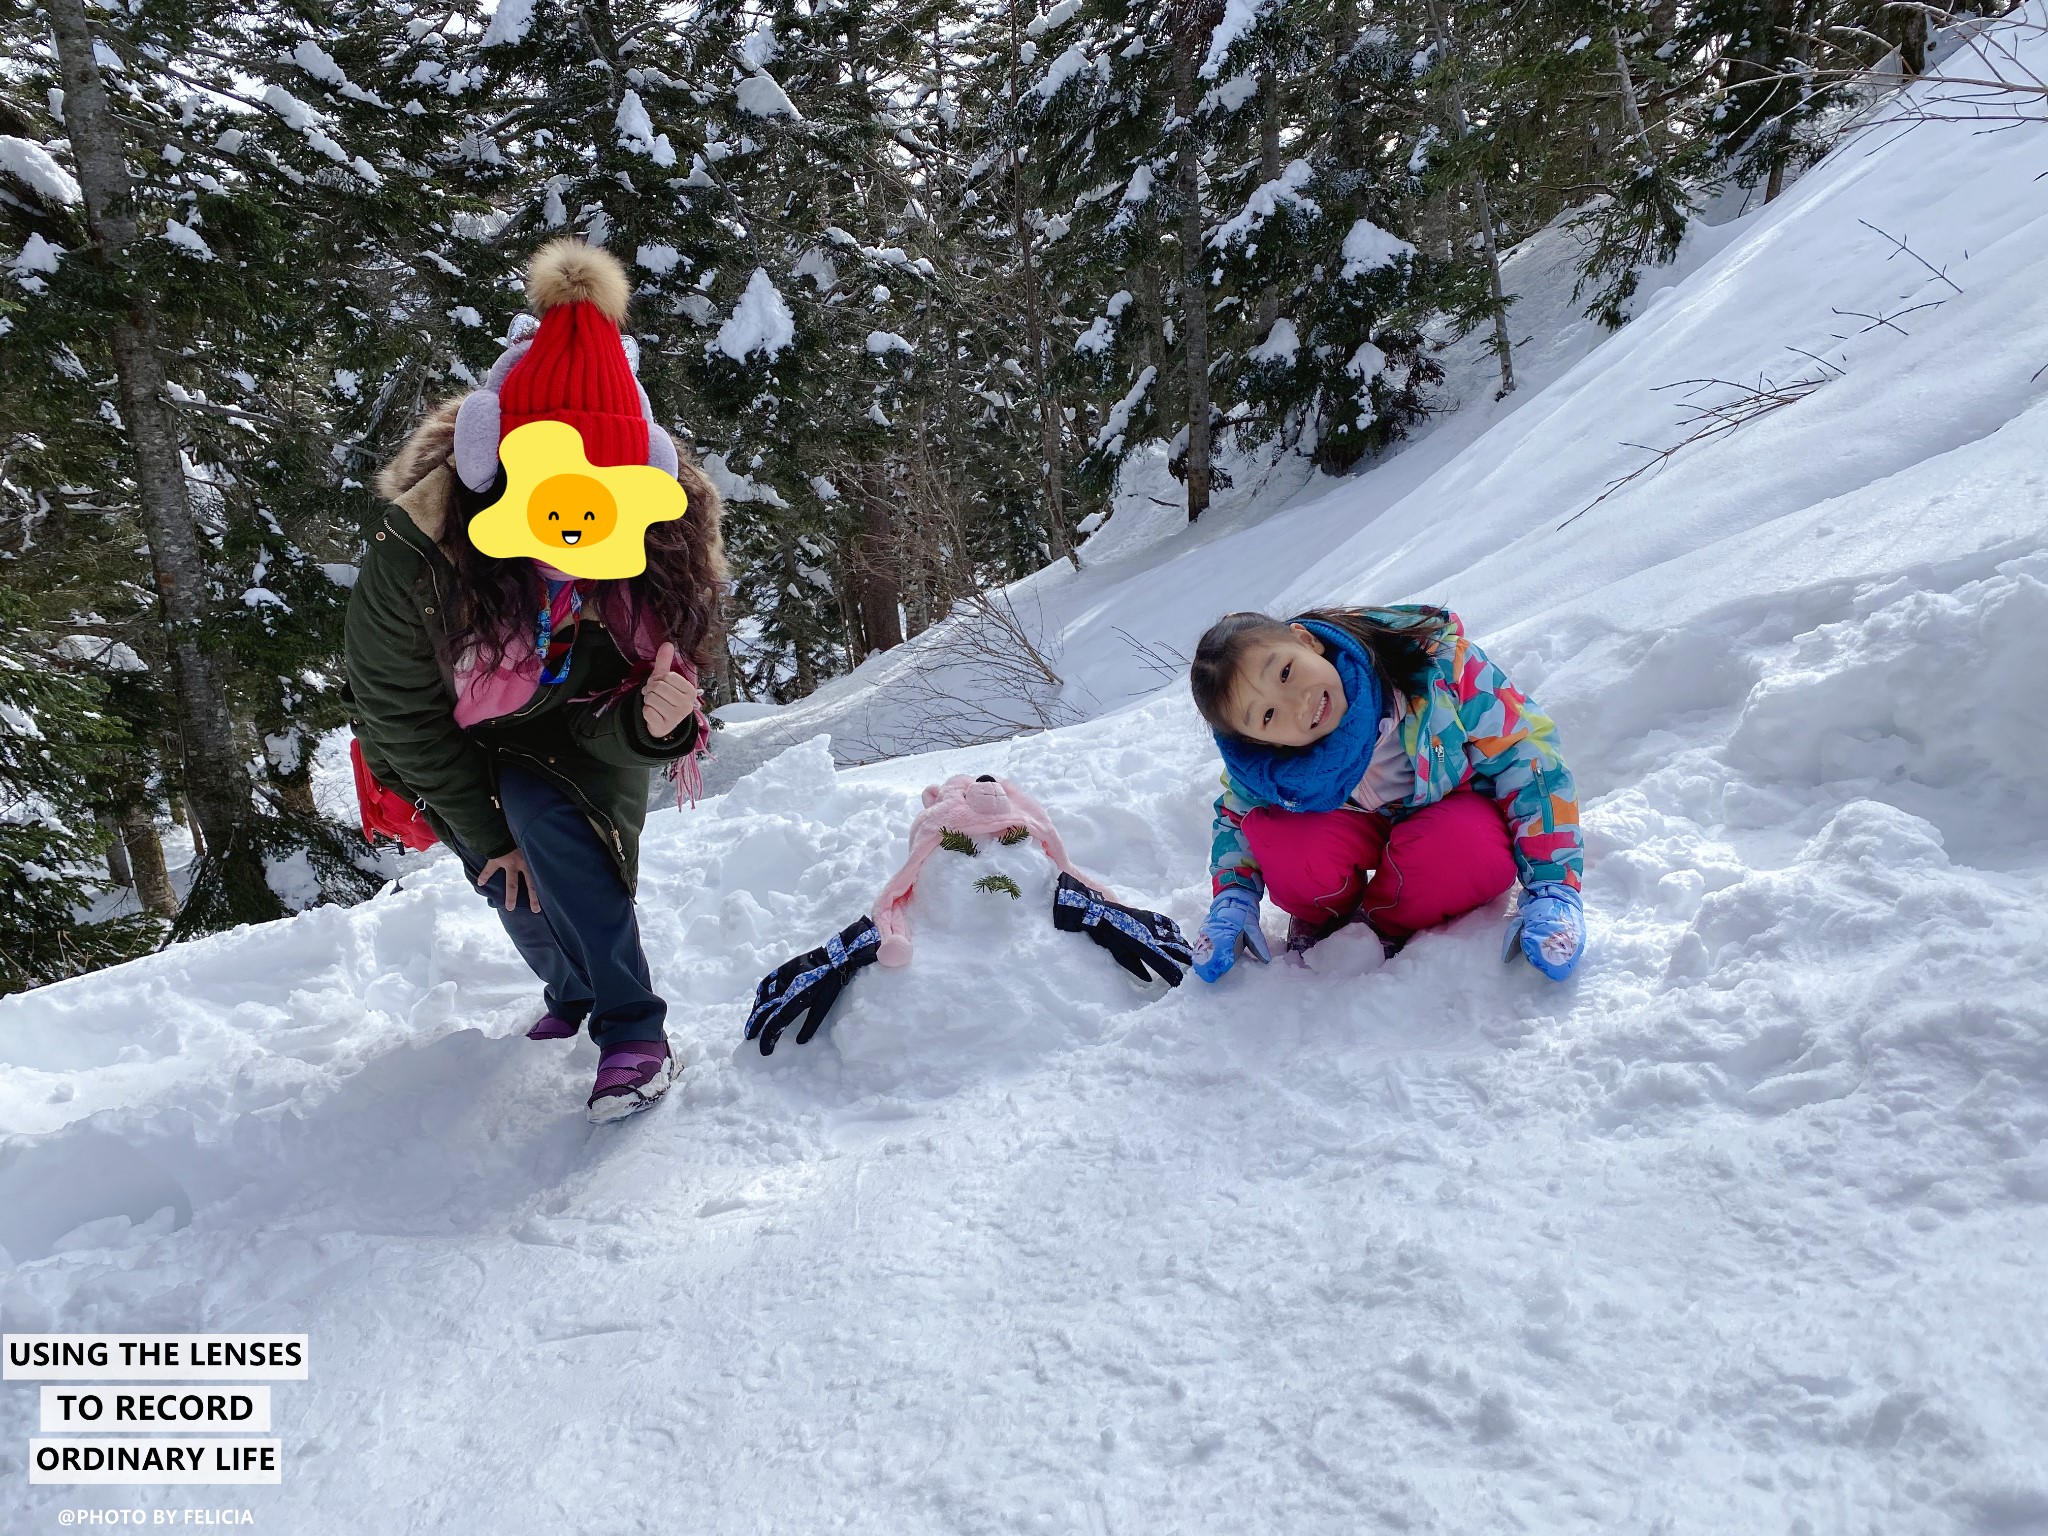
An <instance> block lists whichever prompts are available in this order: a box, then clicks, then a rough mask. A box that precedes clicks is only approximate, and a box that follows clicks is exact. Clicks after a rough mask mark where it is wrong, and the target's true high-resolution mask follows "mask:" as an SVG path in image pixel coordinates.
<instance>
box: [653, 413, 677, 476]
mask: <svg viewBox="0 0 2048 1536" xmlns="http://www.w3.org/2000/svg"><path fill="white" fill-rule="evenodd" d="M647 462H648V463H650V464H652V465H653V466H654V467H655V468H656V469H661V470H666V471H667V472H668V473H669V474H671V475H674V476H675V477H676V478H677V479H678V480H680V479H681V478H682V468H683V466H682V461H681V460H680V459H678V458H677V457H676V445H675V439H673V438H671V437H670V436H669V435H668V434H667V433H666V432H664V431H662V429H661V428H660V427H657V426H656V425H655V424H654V423H653V422H651V421H650V422H649V423H647Z"/></svg>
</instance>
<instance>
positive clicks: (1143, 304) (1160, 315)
mask: <svg viewBox="0 0 2048 1536" xmlns="http://www.w3.org/2000/svg"><path fill="white" fill-rule="evenodd" d="M1154 227H1155V229H1156V225H1155V226H1154ZM1158 244H1159V242H1158V241H1157V240H1147V241H1146V242H1145V246H1146V250H1147V253H1148V254H1147V255H1146V257H1145V259H1144V260H1143V261H1141V262H1139V263H1138V313H1139V316H1140V318H1141V319H1143V321H1144V323H1145V346H1144V349H1143V352H1142V353H1141V356H1142V357H1143V358H1144V360H1145V362H1147V363H1149V364H1150V365H1151V366H1152V367H1154V368H1156V369H1158V370H1159V372H1160V373H1161V374H1164V373H1165V372H1166V303H1165V299H1164V296H1163V293H1162V290H1163V289H1164V288H1165V286H1166V285H1165V283H1164V282H1163V281H1162V280H1161V278H1160V274H1159V263H1158V262H1157V261H1156V260H1155V259H1154V258H1153V257H1152V256H1151V255H1150V254H1149V253H1150V252H1151V251H1153V250H1156V249H1157V248H1158Z"/></svg>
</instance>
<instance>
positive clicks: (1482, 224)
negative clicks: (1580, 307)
mask: <svg viewBox="0 0 2048 1536" xmlns="http://www.w3.org/2000/svg"><path fill="white" fill-rule="evenodd" d="M1429 20H1430V26H1431V29H1432V30H1433V31H1434V33H1435V34H1436V45H1437V47H1438V49H1439V50H1441V51H1442V52H1443V54H1444V57H1445V58H1446V59H1447V60H1449V61H1451V62H1453V63H1455V62H1456V58H1457V50H1456V49H1455V47H1454V46H1453V44H1452V41H1451V34H1450V29H1449V28H1448V27H1447V26H1446V25H1445V24H1444V18H1443V11H1442V9H1441V8H1440V6H1439V5H1438V3H1437V0H1431V3H1430V7H1429ZM1450 76H1451V84H1450V108H1451V126H1452V127H1453V128H1455V129H1456V130H1457V136H1458V142H1459V143H1461V144H1462V143H1464V141H1465V139H1466V137H1467V136H1468V135H1469V134H1470V133H1471V132H1472V120H1471V118H1470V117H1469V116H1468V115H1467V114H1466V111H1465V91H1464V87H1462V86H1461V85H1459V84H1458V76H1457V71H1456V69H1455V68H1454V69H1452V70H1451V71H1450ZM1465 190H1466V192H1467V194H1468V195H1469V196H1470V197H1471V199H1472V207H1473V211H1474V212H1476V213H1477V214H1478V216H1479V243H1480V249H1481V250H1482V251H1483V252H1484V253H1485V256H1486V286H1487V291H1488V293H1489V294H1491V296H1492V298H1493V303H1492V304H1491V306H1489V307H1490V308H1491V309H1492V311H1493V352H1494V356H1495V357H1497V358H1498V359H1499V360H1500V393H1499V394H1497V395H1495V396H1494V399H1496V400H1504V399H1506V398H1507V397H1508V396H1509V395H1511V394H1513V393H1514V390H1515V353H1514V343H1513V342H1512V340H1511V339H1510V338H1509V336H1508V301H1507V291H1506V289H1505V288H1504V287H1503V285H1502V283H1501V280H1500V247H1499V246H1498V244H1497V243H1496V242H1495V240H1494V234H1493V201H1492V199H1491V198H1489V197H1488V196H1487V195H1486V177H1485V176H1484V175H1483V174H1482V173H1480V172H1478V171H1474V172H1472V173H1471V175H1469V176H1467V177H1466V178H1465Z"/></svg>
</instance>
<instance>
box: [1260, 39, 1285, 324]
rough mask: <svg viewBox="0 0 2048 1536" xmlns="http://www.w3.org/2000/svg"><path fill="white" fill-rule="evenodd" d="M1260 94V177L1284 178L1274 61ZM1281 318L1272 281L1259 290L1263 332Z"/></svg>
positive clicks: (1277, 290) (1277, 287) (1264, 74)
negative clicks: (1262, 107) (1281, 168)
mask: <svg viewBox="0 0 2048 1536" xmlns="http://www.w3.org/2000/svg"><path fill="white" fill-rule="evenodd" d="M1259 97H1260V100H1261V101H1262V102H1263V104H1264V111H1263V113H1262V114H1261V115H1260V118H1259V179H1260V180H1261V181H1267V182H1274V181H1278V180H1279V179H1280V82H1279V81H1278V80H1277V79H1275V78H1274V75H1273V66H1272V65H1271V64H1268V65H1266V66H1265V67H1264V68H1262V69H1261V70H1260V71H1259ZM1279 320H1280V285H1279V284H1278V283H1268V284H1266V286H1265V287H1263V288H1261V289H1260V290H1259V333H1260V335H1261V336H1271V335H1272V334H1273V327H1274V326H1275V325H1276V324H1278V323H1279Z"/></svg>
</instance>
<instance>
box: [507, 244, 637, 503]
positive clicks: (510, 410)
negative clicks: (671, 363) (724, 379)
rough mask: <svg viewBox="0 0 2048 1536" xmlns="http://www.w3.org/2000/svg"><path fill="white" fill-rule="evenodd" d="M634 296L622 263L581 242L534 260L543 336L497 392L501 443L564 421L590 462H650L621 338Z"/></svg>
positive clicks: (534, 300) (532, 288)
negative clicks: (532, 426) (539, 425)
mask: <svg viewBox="0 0 2048 1536" xmlns="http://www.w3.org/2000/svg"><path fill="white" fill-rule="evenodd" d="M629 291H630V290H629V287H628V284H627V281H626V273H625V269H624V268H622V267H621V266H620V265H619V263H618V259H617V258H616V257H614V256H612V255H611V253H610V252H608V251H603V250H599V249H598V248H597V247H595V246H589V245H585V244H584V243H583V242H582V241H580V240H557V241H555V242H553V243H552V244H550V245H548V246H546V247H544V248H543V249H542V250H541V252H540V253H539V254H538V255H537V256H535V257H534V258H533V266H532V267H531V268H530V269H529V270H528V273H527V278H526V294H527V298H528V300H529V302H530V303H531V304H532V306H533V310H534V313H535V314H537V315H539V316H540V330H539V331H538V332H537V333H536V334H535V336H534V338H533V345H532V347H531V348H529V349H528V351H527V354H526V356H524V357H522V358H521V359H520V360H519V361H518V362H517V363H515V364H513V366H512V371H511V372H510V373H508V374H507V375H506V376H505V382H504V384H503V385H502V386H500V388H499V390H498V406H499V418H498V436H499V440H500V441H502V440H503V439H504V437H505V436H506V434H508V433H510V432H511V431H513V430H514V429H515V428H517V427H523V426H525V425H526V424H527V423H528V422H529V421H564V422H567V423H568V424H569V425H570V426H572V427H574V428H575V429H576V430H577V431H578V432H580V433H582V434H583V452H584V456H585V457H586V458H588V459H589V461H590V462H591V463H592V464H598V465H619V464H645V463H646V462H647V418H646V416H645V415H644V414H642V412H641V409H640V388H639V385H638V384H636V383H635V382H634V379H633V369H632V366H631V365H630V364H629V363H627V361H626V349H625V347H624V345H623V344H621V342H620V340H619V322H620V321H622V320H623V319H625V317H626V299H627V296H628V293H629Z"/></svg>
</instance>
